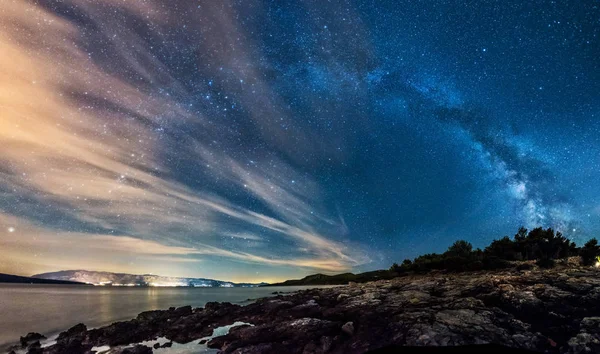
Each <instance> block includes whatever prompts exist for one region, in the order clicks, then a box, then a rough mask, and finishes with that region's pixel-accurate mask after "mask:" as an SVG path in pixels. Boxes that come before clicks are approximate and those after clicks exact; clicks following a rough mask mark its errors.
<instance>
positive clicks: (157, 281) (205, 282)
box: [32, 269, 267, 288]
mask: <svg viewBox="0 0 600 354" xmlns="http://www.w3.org/2000/svg"><path fill="white" fill-rule="evenodd" d="M32 278H37V279H51V280H60V281H75V282H80V283H86V284H93V285H105V286H157V287H161V286H166V287H177V286H189V287H230V288H234V287H257V286H261V285H267V283H235V282H231V281H224V280H215V279H209V278H191V277H168V276H161V275H156V274H129V273H113V272H105V271H94V270H85V269H74V270H60V271H56V272H47V273H40V274H35V275H33V276H32Z"/></svg>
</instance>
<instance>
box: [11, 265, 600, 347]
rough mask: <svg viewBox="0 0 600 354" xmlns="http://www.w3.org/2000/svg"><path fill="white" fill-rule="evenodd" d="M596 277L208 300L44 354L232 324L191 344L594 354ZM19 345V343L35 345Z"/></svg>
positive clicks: (569, 274) (494, 276)
mask: <svg viewBox="0 0 600 354" xmlns="http://www.w3.org/2000/svg"><path fill="white" fill-rule="evenodd" d="M597 279H598V272H597V270H596V269H594V268H576V269H564V268H563V269H561V270H560V272H559V271H558V270H555V269H549V270H541V269H538V268H537V267H536V268H534V269H532V270H527V271H522V272H519V271H515V270H512V269H509V270H501V271H496V272H471V273H456V274H444V273H442V272H431V273H428V274H421V275H407V276H403V277H399V278H395V279H392V280H384V281H377V282H369V283H361V284H352V285H350V286H345V287H334V288H322V289H307V290H302V291H297V292H294V293H289V294H287V293H286V295H285V296H281V295H276V296H275V297H271V298H263V299H257V300H255V301H254V302H252V303H250V304H248V305H246V306H239V305H235V304H230V303H217V302H211V303H207V304H206V305H205V307H204V308H198V309H192V308H191V307H189V306H186V307H180V308H170V309H168V310H164V311H160V310H159V311H146V312H143V313H141V314H140V315H138V316H137V318H135V319H133V320H130V321H122V322H116V323H113V324H111V325H109V326H105V327H101V328H96V329H91V330H87V329H86V328H85V326H84V325H77V326H75V327H72V328H71V329H69V330H67V331H65V332H63V333H61V335H60V336H59V339H58V340H57V343H56V344H55V345H52V346H50V347H48V348H44V352H45V353H47V354H61V353H68V354H77V353H86V352H87V351H89V350H90V349H91V347H92V346H101V345H111V346H113V347H114V349H115V350H120V352H123V351H124V350H141V351H143V352H148V350H152V349H151V348H147V349H145V348H143V347H142V348H139V349H135V348H136V347H133V348H126V346H132V345H133V344H135V343H140V342H142V341H145V340H153V339H156V338H157V337H163V336H164V337H166V338H168V339H169V340H172V341H175V342H178V343H188V342H191V341H195V340H197V339H198V338H205V337H208V336H210V335H211V334H212V332H213V330H214V329H215V328H217V327H219V326H224V325H230V324H232V323H234V322H236V321H241V322H245V323H250V324H252V326H250V325H242V326H237V327H233V328H231V329H230V331H229V333H228V334H226V335H224V336H220V337H215V338H212V339H211V340H210V341H208V343H206V340H202V341H199V342H200V343H206V344H207V345H208V347H210V348H216V349H219V350H220V351H221V352H222V353H224V354H227V353H286V354H295V353H298V354H301V353H305V354H309V353H311V354H317V353H319V354H323V353H336V354H337V353H339V354H341V353H363V352H368V351H371V350H376V349H379V348H383V347H388V346H398V345H400V346H407V345H408V346H424V345H427V346H456V345H480V344H485V343H490V344H496V345H504V346H509V347H511V348H515V349H526V350H532V351H536V352H548V353H572V354H579V353H594V352H598V353H600V317H593V316H595V315H598V314H600V281H598V280H597ZM588 314H589V316H588V317H584V316H586V315H588ZM23 338H24V341H25V342H27V343H28V344H27V345H29V344H31V343H32V342H35V340H29V338H31V336H25V337H23ZM37 340H39V339H37ZM169 343H170V342H169ZM164 345H167V343H165V344H164ZM124 347H125V348H124ZM119 348H124V349H119ZM157 349H158V348H157ZM32 350H36V347H35V346H34V347H32ZM117 352H118V351H117Z"/></svg>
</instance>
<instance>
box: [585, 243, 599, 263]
mask: <svg viewBox="0 0 600 354" xmlns="http://www.w3.org/2000/svg"><path fill="white" fill-rule="evenodd" d="M598 255H600V246H598V240H596V239H595V238H593V239H591V240H589V241H588V242H586V243H585V245H583V247H582V248H581V251H580V256H581V263H582V264H583V265H586V266H590V265H593V264H594V263H596V257H597V256H598Z"/></svg>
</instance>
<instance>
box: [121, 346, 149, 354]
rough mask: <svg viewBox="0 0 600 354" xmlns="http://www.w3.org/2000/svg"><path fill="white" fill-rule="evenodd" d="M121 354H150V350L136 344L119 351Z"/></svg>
mask: <svg viewBox="0 0 600 354" xmlns="http://www.w3.org/2000/svg"><path fill="white" fill-rule="evenodd" d="M121 354H152V348H150V347H148V346H145V345H141V344H137V345H135V346H134V347H132V348H125V349H123V350H122V351H121Z"/></svg>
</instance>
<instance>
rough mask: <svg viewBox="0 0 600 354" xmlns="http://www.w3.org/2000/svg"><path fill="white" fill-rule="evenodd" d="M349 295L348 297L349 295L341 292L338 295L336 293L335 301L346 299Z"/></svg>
mask: <svg viewBox="0 0 600 354" xmlns="http://www.w3.org/2000/svg"><path fill="white" fill-rule="evenodd" d="M349 297H350V295H348V294H344V293H342V294H339V295H338V297H337V301H338V302H340V301H344V300H345V299H347V298H349Z"/></svg>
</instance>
